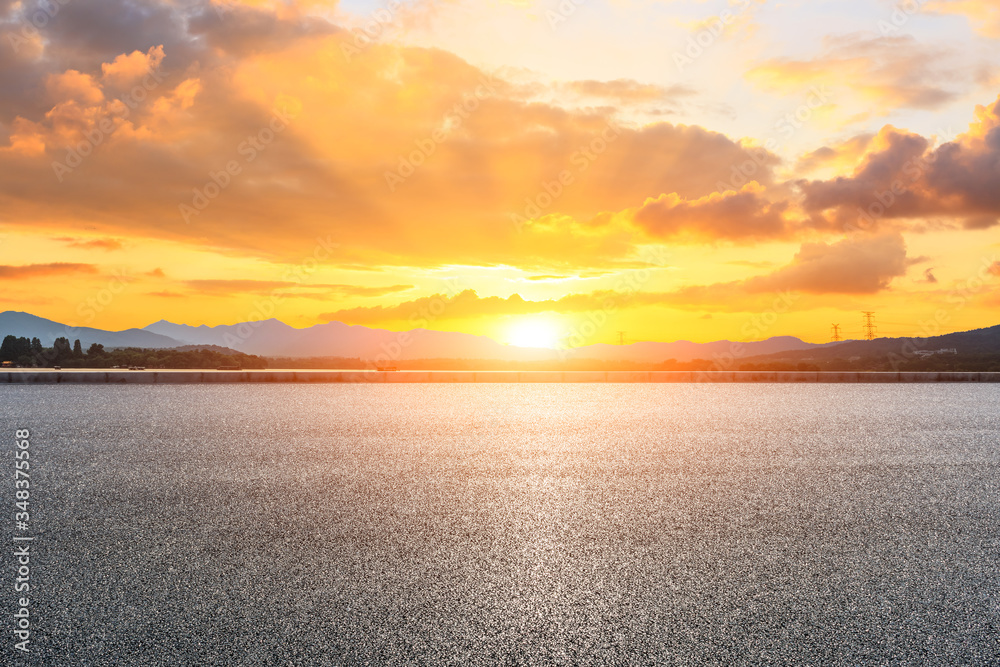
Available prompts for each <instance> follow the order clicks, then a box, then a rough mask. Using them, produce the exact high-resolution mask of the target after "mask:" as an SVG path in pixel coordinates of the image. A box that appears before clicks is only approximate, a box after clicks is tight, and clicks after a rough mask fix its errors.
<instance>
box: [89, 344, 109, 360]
mask: <svg viewBox="0 0 1000 667" xmlns="http://www.w3.org/2000/svg"><path fill="white" fill-rule="evenodd" d="M105 354H107V352H105V351H104V346H103V345H101V344H100V343H92V344H91V346H90V347H89V348H87V356H88V357H103V356H104V355H105Z"/></svg>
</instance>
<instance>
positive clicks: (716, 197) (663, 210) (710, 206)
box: [633, 181, 791, 243]
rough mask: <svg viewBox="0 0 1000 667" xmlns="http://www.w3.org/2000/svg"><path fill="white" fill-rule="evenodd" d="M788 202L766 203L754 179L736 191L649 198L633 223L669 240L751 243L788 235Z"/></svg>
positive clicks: (651, 234)
mask: <svg viewBox="0 0 1000 667" xmlns="http://www.w3.org/2000/svg"><path fill="white" fill-rule="evenodd" d="M787 209H788V202H787V201H780V202H776V203H771V202H769V201H768V200H767V199H766V198H765V197H764V188H763V187H761V186H760V185H759V184H758V183H757V182H756V181H754V182H751V183H748V184H747V185H745V186H743V188H742V189H741V190H740V191H739V192H733V191H728V192H725V193H718V192H713V193H712V194H710V195H706V196H705V197H701V198H699V199H695V200H684V199H682V198H681V197H679V196H678V195H677V194H676V193H674V194H669V195H661V196H659V197H657V198H656V199H648V200H646V203H645V204H643V205H642V206H641V207H640V208H638V209H637V210H636V211H635V212H634V213H633V217H634V220H635V222H636V223H637V224H638V225H639V226H640V227H642V228H643V229H645V230H646V231H647V232H648V233H649V234H650V236H653V237H656V238H667V239H671V240H693V241H696V242H702V243H704V242H708V243H711V242H713V241H718V240H723V239H724V240H730V241H737V242H744V243H745V242H751V241H759V240H763V239H775V238H784V237H787V236H788V234H789V232H790V231H791V225H790V224H789V223H788V221H786V219H785V213H786V211H787Z"/></svg>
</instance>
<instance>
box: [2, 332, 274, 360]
mask: <svg viewBox="0 0 1000 667" xmlns="http://www.w3.org/2000/svg"><path fill="white" fill-rule="evenodd" d="M0 362H9V363H8V365H16V366H20V367H22V368H53V367H55V366H59V367H61V368H113V367H115V366H119V367H122V366H124V367H126V368H127V367H131V366H144V367H146V368H218V367H219V366H241V367H243V368H267V360H266V359H264V358H263V357H258V356H256V355H250V354H242V353H235V354H226V353H224V352H220V351H217V350H203V349H188V350H173V349H160V350H152V349H145V348H137V347H126V348H114V349H110V350H106V349H104V346H103V345H101V344H100V343H93V344H92V345H91V346H90V347H88V348H87V351H86V352H84V350H83V345H82V344H81V343H80V340H79V339H76V340H75V341H73V343H72V344H70V342H69V339H68V338H65V337H60V338H56V339H55V340H54V341H53V342H52V347H45V346H43V345H42V342H41V341H40V340H39V339H38V338H31V339H29V338H26V337H24V336H21V337H17V336H11V335H8V336H6V337H4V339H3V343H0Z"/></svg>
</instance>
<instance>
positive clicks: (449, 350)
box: [146, 319, 818, 363]
mask: <svg viewBox="0 0 1000 667" xmlns="http://www.w3.org/2000/svg"><path fill="white" fill-rule="evenodd" d="M146 330H147V331H151V332H154V333H158V334H161V335H164V336H169V337H170V338H173V339H175V340H178V341H182V342H183V343H185V344H194V345H221V346H224V347H229V348H232V349H234V350H239V351H241V352H245V353H246V354H257V355H263V356H271V357H276V356H279V357H347V358H355V357H356V358H361V359H375V358H377V357H378V356H379V355H387V356H388V357H389V358H391V359H396V360H404V359H497V360H507V361H541V360H548V359H559V358H561V357H566V358H573V359H597V360H601V361H635V362H647V363H658V362H661V361H665V360H667V359H676V360H677V361H691V360H692V359H711V358H713V356H714V355H725V354H729V353H732V352H733V351H734V343H731V342H730V341H717V342H714V343H691V342H688V341H678V342H674V343H652V342H647V343H633V344H631V345H605V344H598V345H588V346H584V347H579V348H575V349H573V350H569V351H566V352H560V351H558V350H551V349H547V348H525V347H516V346H512V345H504V344H502V343H498V342H497V341H495V340H493V339H492V338H488V337H486V336H473V335H470V334H463V333H454V332H444V331H429V330H427V329H415V330H413V331H409V332H405V333H402V334H401V333H398V332H394V331H386V330H384V329H370V328H368V327H363V326H350V325H347V324H343V323H342V322H329V323H327V324H318V325H316V326H313V327H309V328H307V329H295V328H293V327H290V326H288V325H287V324H285V323H283V322H281V321H279V320H274V319H272V320H266V321H262V322H259V323H256V324H249V323H243V324H235V325H221V326H216V327H207V326H199V327H194V326H189V325H184V324H173V323H172V322H166V321H162V320H161V321H160V322H156V323H155V324H151V325H149V326H148V327H146ZM247 334H249V336H248V335H247ZM737 345H738V347H736V350H737V354H736V356H738V357H743V356H751V355H764V354H773V353H776V352H785V351H792V350H806V349H811V348H814V347H818V346H817V345H814V344H811V343H805V342H803V341H801V340H799V339H798V338H794V337H791V336H779V337H775V338H770V339H768V340H765V341H757V342H752V343H741V344H737ZM397 352H398V353H397ZM394 353H396V354H394Z"/></svg>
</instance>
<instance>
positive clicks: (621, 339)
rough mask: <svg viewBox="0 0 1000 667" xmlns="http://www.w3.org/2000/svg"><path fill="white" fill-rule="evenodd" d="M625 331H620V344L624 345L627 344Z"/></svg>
mask: <svg viewBox="0 0 1000 667" xmlns="http://www.w3.org/2000/svg"><path fill="white" fill-rule="evenodd" d="M625 333H626V332H624V331H619V332H618V344H619V345H624V344H625Z"/></svg>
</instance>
